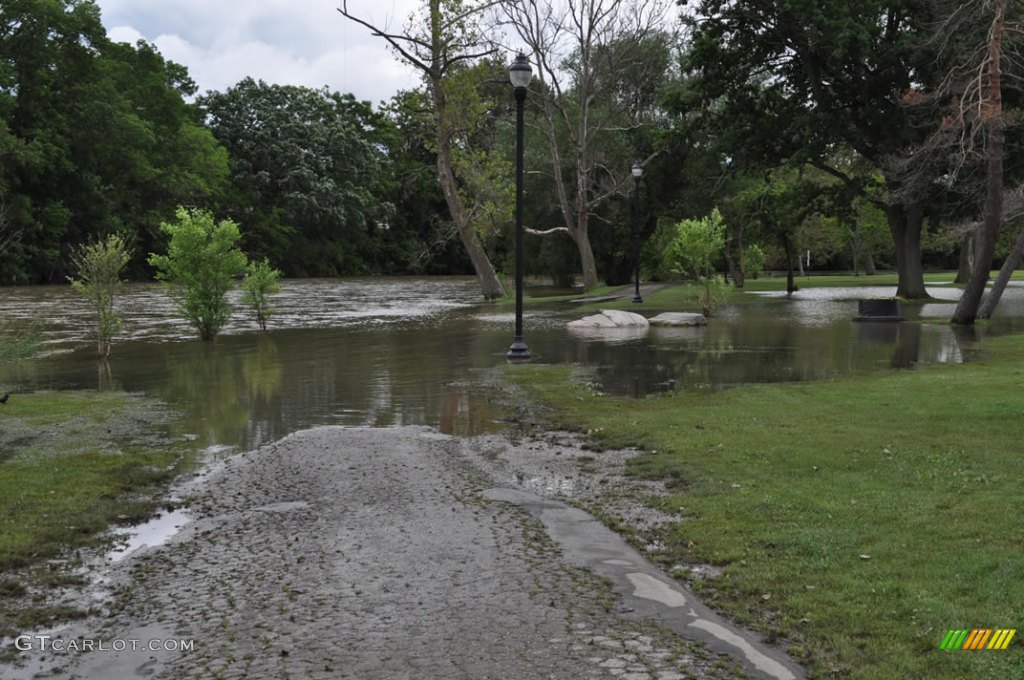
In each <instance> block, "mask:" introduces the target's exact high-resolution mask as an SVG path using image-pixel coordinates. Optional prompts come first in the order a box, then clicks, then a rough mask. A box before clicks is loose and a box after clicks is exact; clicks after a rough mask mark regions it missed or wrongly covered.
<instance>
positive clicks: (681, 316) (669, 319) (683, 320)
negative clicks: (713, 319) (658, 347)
mask: <svg viewBox="0 0 1024 680" xmlns="http://www.w3.org/2000/svg"><path fill="white" fill-rule="evenodd" d="M650 324H651V325H652V326H707V325H708V320H707V318H705V317H704V315H703V314H693V313H690V312H664V313H662V314H659V315H658V316H656V317H654V318H652V319H651V321H650Z"/></svg>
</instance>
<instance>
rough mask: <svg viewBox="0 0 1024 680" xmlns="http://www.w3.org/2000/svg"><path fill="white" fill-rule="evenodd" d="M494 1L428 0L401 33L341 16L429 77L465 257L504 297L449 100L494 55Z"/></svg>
mask: <svg viewBox="0 0 1024 680" xmlns="http://www.w3.org/2000/svg"><path fill="white" fill-rule="evenodd" d="M492 4H493V2H487V1H486V0H480V1H478V0H425V1H424V4H423V7H422V8H421V10H422V11H421V13H420V16H417V17H413V18H411V19H410V20H409V22H408V24H407V25H406V26H405V27H404V28H402V29H399V30H397V31H396V30H391V29H390V28H389V27H388V26H377V25H375V24H374V23H373V22H372V21H371V20H369V19H367V18H366V17H361V16H357V15H355V14H353V13H351V12H350V11H349V9H348V3H347V2H344V1H343V2H342V5H341V8H340V9H339V10H338V11H339V12H341V14H342V15H343V16H344V17H345V18H347V19H349V20H350V21H353V22H355V23H357V24H359V25H361V26H363V27H365V28H367V29H368V30H370V31H371V33H372V34H373V35H375V36H377V37H380V38H382V39H384V40H385V41H387V43H388V44H389V45H390V46H391V47H392V48H393V49H394V50H395V51H396V52H397V53H398V55H399V56H400V57H401V59H402V60H403V61H404V62H406V63H407V64H409V65H411V66H413V67H414V68H416V69H417V70H418V71H419V72H420V73H421V74H422V75H423V78H424V81H425V83H426V86H427V89H428V91H429V93H430V98H431V104H432V106H433V114H434V117H435V119H434V129H435V142H436V155H437V156H436V159H437V175H438V179H439V181H440V183H441V189H442V191H443V192H444V197H445V201H446V203H447V204H448V212H449V213H450V215H451V218H452V222H453V223H454V225H455V229H456V230H457V232H458V234H459V237H460V238H461V240H462V244H463V246H464V247H465V248H466V253H467V254H468V255H469V259H470V261H471V262H472V263H473V269H474V270H475V271H476V275H477V279H478V280H479V281H480V288H481V292H482V293H483V296H484V297H485V298H487V299H494V298H500V297H504V295H505V290H504V288H503V287H502V285H501V281H500V280H499V279H498V275H497V273H496V272H495V271H494V266H493V265H492V264H491V261H490V259H489V258H488V256H487V252H486V250H484V247H483V245H482V244H481V242H480V237H479V235H478V233H477V226H478V225H477V224H475V223H474V221H473V219H472V215H471V213H470V211H469V209H468V208H467V205H466V201H465V197H464V195H463V194H462V193H461V192H460V190H459V188H460V178H459V177H458V175H457V174H456V170H455V163H454V161H453V155H454V149H455V141H456V136H457V130H456V125H455V124H454V122H453V121H454V118H455V117H457V116H458V114H459V111H457V110H455V109H453V106H452V104H451V102H450V101H449V90H448V87H447V85H448V81H449V79H450V78H451V76H452V75H453V73H455V72H456V71H457V70H458V69H460V68H461V67H463V66H466V65H468V64H472V63H473V62H475V61H477V60H478V59H481V58H483V57H486V56H488V55H490V54H493V53H494V51H495V50H494V49H493V48H492V47H491V46H490V45H489V44H488V41H487V40H486V39H485V38H484V36H483V34H482V30H481V28H480V26H481V24H480V20H481V15H482V13H483V12H484V11H485V10H486V9H487V8H488V7H489V6H490V5H492Z"/></svg>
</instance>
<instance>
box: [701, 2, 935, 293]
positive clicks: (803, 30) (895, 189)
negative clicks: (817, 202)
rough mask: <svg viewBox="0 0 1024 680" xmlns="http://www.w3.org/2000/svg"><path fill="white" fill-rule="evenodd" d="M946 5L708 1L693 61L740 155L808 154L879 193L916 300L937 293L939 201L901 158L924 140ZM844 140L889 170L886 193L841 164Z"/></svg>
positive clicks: (747, 159) (786, 157)
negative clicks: (934, 238) (931, 251)
mask: <svg viewBox="0 0 1024 680" xmlns="http://www.w3.org/2000/svg"><path fill="white" fill-rule="evenodd" d="M937 11H938V10H937V6H936V5H935V4H934V3H929V2H919V1H918V0H895V1H894V0H855V1H851V2H833V3H828V4H827V6H825V5H823V4H822V3H820V2H809V1H806V0H768V1H763V0H701V1H700V2H699V3H697V4H696V7H695V11H694V13H693V15H692V17H691V18H690V19H689V21H690V23H691V26H692V28H693V30H694V32H693V36H692V49H691V50H690V52H689V55H688V57H687V67H688V68H689V69H690V70H691V71H692V72H693V73H694V74H695V75H696V76H697V78H696V80H695V89H696V92H697V93H698V94H699V99H700V101H701V102H703V103H705V104H707V105H708V106H713V107H714V118H715V120H716V121H717V123H718V126H719V128H720V130H721V135H722V137H723V138H724V139H723V142H724V144H725V146H726V148H728V150H729V153H730V155H731V158H732V161H733V162H734V163H746V164H748V167H760V168H764V167H774V166H776V165H778V164H780V163H782V162H794V163H797V164H801V165H802V164H803V163H805V162H806V163H809V164H811V165H813V166H815V167H817V168H819V169H820V170H821V171H823V172H826V173H828V174H830V175H832V176H834V177H836V178H837V179H839V180H840V181H842V182H843V183H844V184H846V185H847V186H848V187H849V188H850V189H851V191H853V192H855V193H856V194H858V195H860V196H861V197H863V198H864V199H866V200H870V201H872V202H874V203H875V204H876V205H877V206H878V207H879V208H880V209H881V210H883V211H884V212H885V214H886V217H887V220H888V224H889V229H890V232H891V234H892V238H893V242H894V244H895V252H896V265H897V270H898V274H899V284H898V293H897V294H898V295H900V296H902V297H906V298H921V297H926V296H927V292H926V291H925V287H924V276H923V269H922V264H921V231H922V226H923V223H924V218H925V216H926V214H927V208H928V206H929V205H930V204H931V203H932V201H931V200H930V198H931V196H930V195H929V193H928V191H927V190H922V191H917V190H916V189H915V190H912V187H909V186H908V185H907V183H906V178H905V176H904V174H903V173H902V171H901V170H900V169H899V168H898V167H897V166H895V165H893V164H892V163H891V162H890V161H891V159H894V158H899V157H903V156H905V155H907V154H908V153H912V152H913V151H914V149H915V148H917V146H919V145H920V143H921V141H922V140H923V136H924V133H923V131H922V129H921V128H920V127H919V126H915V125H913V124H912V123H911V117H910V114H909V112H908V110H907V107H906V106H905V105H904V101H903V100H904V98H905V96H907V95H908V94H909V93H911V92H912V91H913V90H914V88H918V87H922V86H925V85H927V83H930V82H932V81H934V80H935V78H936V75H937V74H936V72H935V71H936V68H937V64H936V60H935V59H934V54H933V51H932V46H929V45H928V44H927V43H926V42H925V40H924V38H925V37H927V36H929V35H931V33H930V30H929V28H930V26H931V24H932V22H933V21H934V20H935V19H936V18H938V14H937ZM837 147H843V148H848V149H851V150H852V151H854V152H855V153H856V154H857V155H858V156H859V157H860V158H861V159H863V160H864V161H865V163H866V164H867V165H868V166H870V167H871V168H873V169H876V170H878V171H880V172H881V173H882V175H883V183H882V186H881V187H879V189H880V190H879V191H871V188H872V185H871V175H870V174H868V173H854V172H850V169H849V168H844V167H837V166H836V165H834V164H833V163H832V159H833V158H834V151H835V149H836V148H837ZM919 186H920V187H923V188H927V187H932V186H933V184H932V183H931V182H924V183H921V184H920V185H919Z"/></svg>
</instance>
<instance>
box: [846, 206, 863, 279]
mask: <svg viewBox="0 0 1024 680" xmlns="http://www.w3.org/2000/svg"><path fill="white" fill-rule="evenodd" d="M846 229H847V231H849V232H850V255H851V256H852V258H853V275H854V276H860V266H859V265H860V250H861V231H860V220H858V219H856V218H854V220H853V228H850V227H849V226H847V228H846Z"/></svg>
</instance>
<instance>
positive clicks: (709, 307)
mask: <svg viewBox="0 0 1024 680" xmlns="http://www.w3.org/2000/svg"><path fill="white" fill-rule="evenodd" d="M724 248H725V222H724V221H723V220H722V213H720V212H719V211H718V209H717V208H716V209H714V210H712V211H711V214H710V215H708V216H707V217H704V218H702V219H699V220H683V221H682V222H679V223H678V224H677V225H676V236H675V238H674V239H673V240H672V242H671V243H669V245H668V248H667V249H666V251H665V261H666V264H667V265H668V267H669V268H671V269H672V270H673V271H674V272H676V273H680V274H683V275H684V276H687V277H689V278H692V279H694V280H696V281H697V283H698V285H699V286H700V288H701V295H700V303H701V307H702V308H703V310H704V314H705V315H706V316H710V315H711V314H712V312H714V309H715V307H716V306H717V303H718V301H719V300H720V297H721V290H720V286H719V284H718V281H717V280H716V279H717V277H716V275H715V262H716V261H717V260H718V258H719V257H721V255H722V251H723V249H724Z"/></svg>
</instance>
